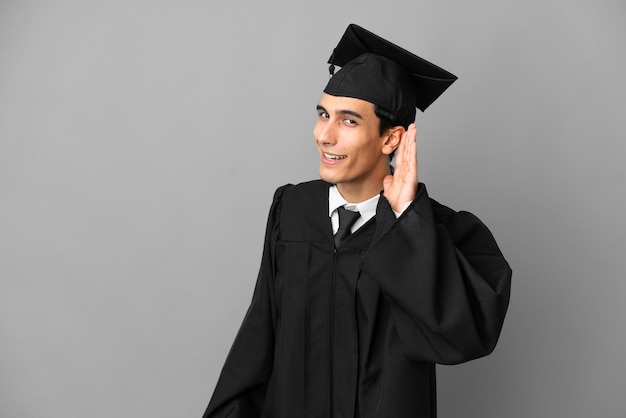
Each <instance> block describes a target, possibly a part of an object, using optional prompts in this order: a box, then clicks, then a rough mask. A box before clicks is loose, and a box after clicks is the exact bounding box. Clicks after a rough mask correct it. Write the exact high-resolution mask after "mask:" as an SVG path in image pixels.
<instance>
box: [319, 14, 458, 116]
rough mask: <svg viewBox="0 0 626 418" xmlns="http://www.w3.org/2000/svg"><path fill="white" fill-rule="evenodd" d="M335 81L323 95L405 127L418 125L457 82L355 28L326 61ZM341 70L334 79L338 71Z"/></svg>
mask: <svg viewBox="0 0 626 418" xmlns="http://www.w3.org/2000/svg"><path fill="white" fill-rule="evenodd" d="M328 63H329V64H331V66H330V72H331V79H330V81H329V82H328V84H327V85H326V88H325V89H324V92H325V93H327V94H330V95H332V96H344V97H353V98H356V99H362V100H366V101H368V102H371V103H374V104H376V105H379V106H382V107H384V108H386V109H387V110H389V111H391V112H392V113H394V114H395V115H396V116H397V117H398V118H400V121H401V124H402V125H403V126H405V127H406V126H408V125H409V124H411V123H413V122H414V121H415V108H416V107H417V108H418V109H420V110H421V111H422V112H423V111H424V110H425V109H426V108H427V107H428V106H430V104H431V103H432V102H434V101H435V99H437V97H439V96H440V95H441V93H443V92H444V91H445V90H446V89H447V88H448V87H449V86H450V85H451V84H452V83H454V81H455V80H456V79H457V77H456V76H455V75H454V74H451V73H449V72H447V71H446V70H444V69H442V68H440V67H438V66H436V65H434V64H431V63H430V62H428V61H426V60H424V59H422V58H420V57H418V56H417V55H415V54H412V53H411V52H409V51H407V50H405V49H403V48H400V47H399V46H397V45H394V44H392V43H391V42H389V41H387V40H385V39H383V38H381V37H380V36H378V35H375V34H373V33H372V32H369V31H367V30H365V29H363V28H362V27H360V26H357V25H354V24H351V25H350V26H348V29H346V32H345V33H344V34H343V37H342V38H341V40H340V41H339V44H338V45H337V47H336V48H335V49H334V51H333V54H332V55H331V57H330V58H329V60H328ZM335 65H338V66H340V67H342V68H341V70H339V71H338V72H337V74H336V75H333V72H334V66H335Z"/></svg>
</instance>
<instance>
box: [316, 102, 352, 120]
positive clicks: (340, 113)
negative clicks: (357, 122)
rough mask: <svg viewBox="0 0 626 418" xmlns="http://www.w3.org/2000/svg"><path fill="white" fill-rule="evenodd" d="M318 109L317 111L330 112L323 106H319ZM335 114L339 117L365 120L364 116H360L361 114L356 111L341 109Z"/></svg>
mask: <svg viewBox="0 0 626 418" xmlns="http://www.w3.org/2000/svg"><path fill="white" fill-rule="evenodd" d="M316 109H317V110H318V111H323V112H328V111H327V110H326V109H325V108H324V106H322V105H317V106H316ZM335 114H338V115H350V116H354V117H355V118H358V119H361V120H363V116H361V114H360V113H358V112H355V111H354V110H349V109H340V110H337V111H335Z"/></svg>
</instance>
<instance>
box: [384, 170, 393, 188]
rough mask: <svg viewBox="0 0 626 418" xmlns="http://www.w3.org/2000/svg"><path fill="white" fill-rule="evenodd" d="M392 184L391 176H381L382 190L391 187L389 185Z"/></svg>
mask: <svg viewBox="0 0 626 418" xmlns="http://www.w3.org/2000/svg"><path fill="white" fill-rule="evenodd" d="M392 184H393V176H392V175H391V174H388V175H386V176H385V178H383V191H385V192H386V191H388V190H389V189H391V185H392Z"/></svg>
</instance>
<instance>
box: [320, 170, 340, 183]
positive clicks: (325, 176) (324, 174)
mask: <svg viewBox="0 0 626 418" xmlns="http://www.w3.org/2000/svg"><path fill="white" fill-rule="evenodd" d="M319 174H320V178H321V179H322V180H324V181H325V182H327V183H331V184H337V183H340V182H341V179H340V178H338V176H333V175H332V173H329V172H328V171H327V170H325V169H324V168H323V167H322V168H320V171H319Z"/></svg>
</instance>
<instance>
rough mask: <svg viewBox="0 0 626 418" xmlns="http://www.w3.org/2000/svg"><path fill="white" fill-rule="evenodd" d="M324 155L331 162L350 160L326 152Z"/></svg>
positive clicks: (343, 156) (344, 156) (345, 156)
mask: <svg viewBox="0 0 626 418" xmlns="http://www.w3.org/2000/svg"><path fill="white" fill-rule="evenodd" d="M323 155H324V158H326V159H327V160H330V161H338V160H343V159H345V158H348V156H347V155H335V154H329V153H327V152H324V153H323Z"/></svg>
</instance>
